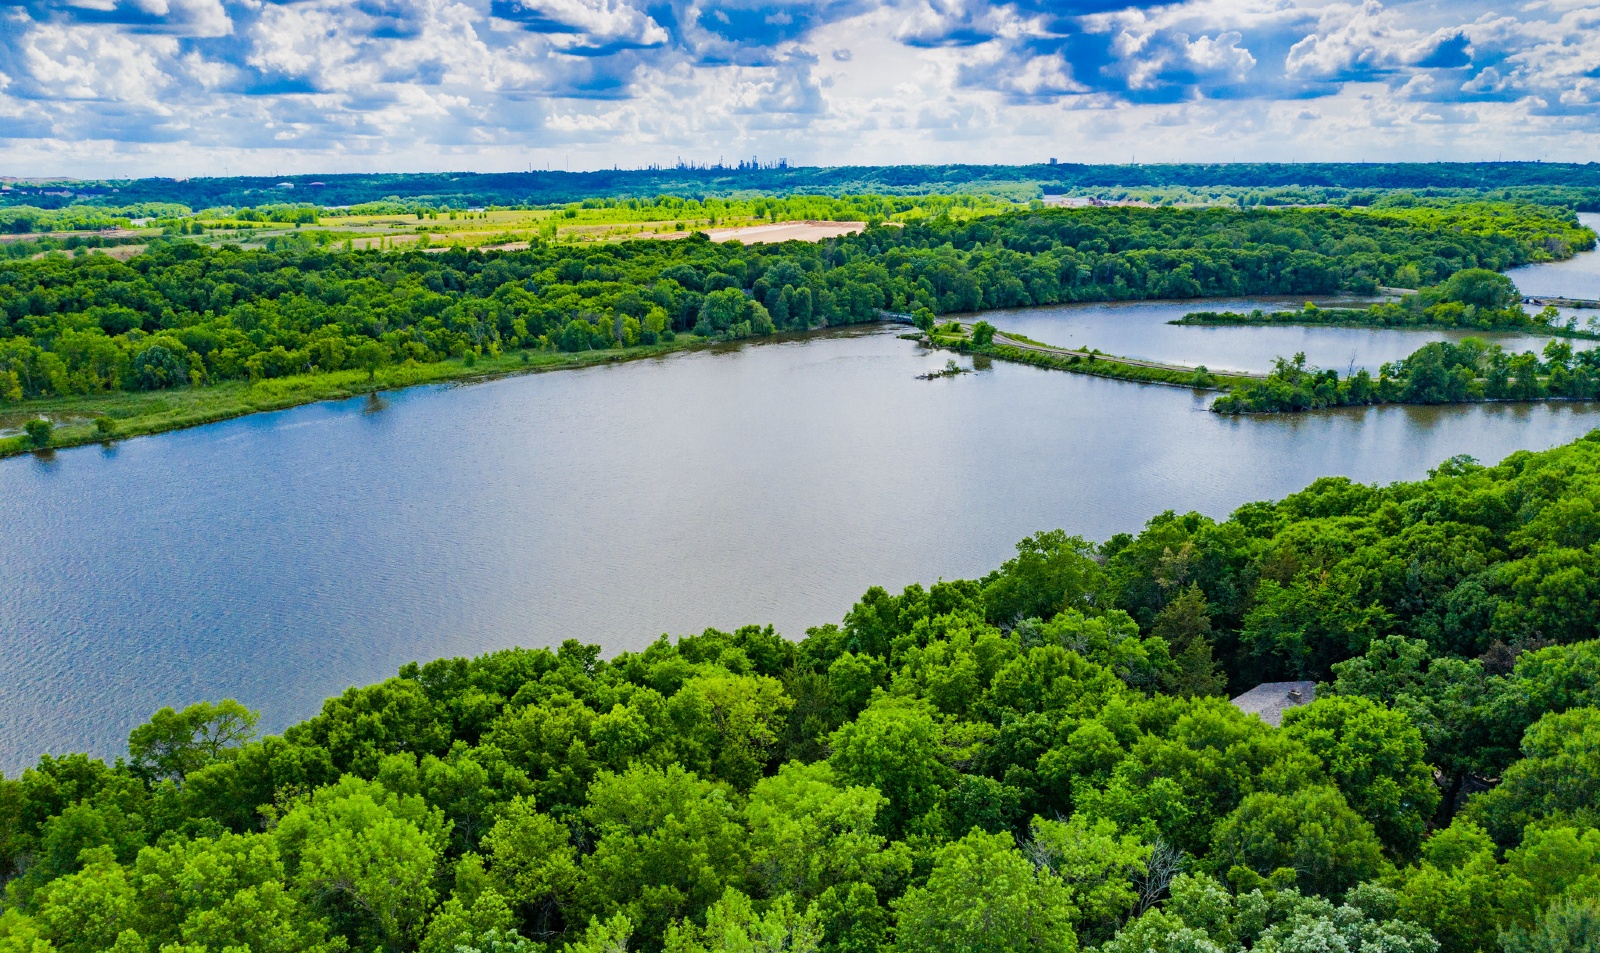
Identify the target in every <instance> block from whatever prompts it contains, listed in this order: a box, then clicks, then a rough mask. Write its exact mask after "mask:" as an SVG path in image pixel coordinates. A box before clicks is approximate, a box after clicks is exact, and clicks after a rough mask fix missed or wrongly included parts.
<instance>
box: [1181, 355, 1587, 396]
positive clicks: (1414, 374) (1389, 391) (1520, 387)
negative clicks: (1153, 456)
mask: <svg viewBox="0 0 1600 953" xmlns="http://www.w3.org/2000/svg"><path fill="white" fill-rule="evenodd" d="M1546 398H1564V399H1568V400H1594V399H1596V398H1600V350H1597V349H1590V350H1584V351H1578V352H1576V353H1574V352H1573V349H1572V345H1570V344H1567V343H1565V342H1561V341H1551V342H1550V343H1549V344H1547V345H1545V349H1544V360H1543V361H1541V360H1540V359H1539V355H1537V354H1535V353H1533V352H1532V351H1524V352H1523V353H1521V354H1513V353H1510V352H1508V351H1506V350H1505V349H1504V348H1502V347H1501V346H1500V345H1498V344H1490V343H1488V342H1486V341H1484V340H1483V339H1481V338H1467V339H1466V340H1464V341H1462V342H1460V343H1459V344H1456V343H1452V342H1449V341H1435V342H1432V343H1430V344H1426V345H1424V346H1422V347H1421V348H1419V349H1418V350H1417V351H1415V352H1413V353H1412V354H1411V355H1410V356H1409V357H1406V358H1404V359H1402V360H1399V361H1393V362H1391V363H1388V364H1384V365H1383V366H1382V367H1381V368H1379V371H1378V376H1377V377H1376V378H1374V377H1373V376H1372V374H1371V373H1369V372H1368V371H1367V370H1366V369H1365V368H1362V369H1361V370H1359V371H1356V372H1355V373H1354V374H1352V375H1350V376H1348V377H1345V378H1343V379H1341V378H1340V377H1339V372H1338V371H1334V370H1329V369H1322V368H1316V367H1307V366H1306V356H1305V355H1304V354H1296V355H1295V356H1294V358H1293V359H1292V360H1290V359H1286V358H1282V357H1280V358H1278V359H1277V360H1276V361H1274V362H1273V369H1272V371H1271V372H1270V373H1269V374H1268V375H1267V377H1266V379H1265V380H1261V381H1249V382H1245V383H1241V384H1237V385H1235V386H1234V388H1233V389H1232V390H1231V391H1229V392H1228V393H1226V394H1224V395H1222V396H1221V397H1219V398H1217V399H1216V400H1215V401H1213V402H1212V404H1211V409H1212V410H1213V411H1215V412H1217V413H1220V414H1263V413H1284V412H1291V411H1301V410H1322V409H1324V408H1328V407H1352V406H1361V405H1367V404H1462V403H1474V402H1477V401H1484V400H1541V399H1546Z"/></svg>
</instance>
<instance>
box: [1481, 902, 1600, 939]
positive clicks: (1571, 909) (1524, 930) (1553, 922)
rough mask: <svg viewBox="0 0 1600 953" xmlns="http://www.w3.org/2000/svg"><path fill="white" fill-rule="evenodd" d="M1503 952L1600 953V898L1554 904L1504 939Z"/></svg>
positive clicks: (1514, 928) (1516, 928)
mask: <svg viewBox="0 0 1600 953" xmlns="http://www.w3.org/2000/svg"><path fill="white" fill-rule="evenodd" d="M1500 949H1501V950H1502V951H1503V953H1588V951H1592V950H1600V899H1596V898H1595V897H1593V896H1590V897H1587V898H1583V897H1570V898H1567V899H1565V900H1559V901H1557V902H1555V903H1553V904H1551V905H1550V906H1549V907H1548V908H1547V909H1545V910H1544V911H1542V912H1541V913H1540V914H1539V916H1538V918H1537V919H1535V920H1534V922H1533V923H1532V925H1530V926H1528V927H1521V926H1512V927H1511V929H1509V930H1507V931H1506V932H1505V933H1504V934H1502V935H1501V937H1500Z"/></svg>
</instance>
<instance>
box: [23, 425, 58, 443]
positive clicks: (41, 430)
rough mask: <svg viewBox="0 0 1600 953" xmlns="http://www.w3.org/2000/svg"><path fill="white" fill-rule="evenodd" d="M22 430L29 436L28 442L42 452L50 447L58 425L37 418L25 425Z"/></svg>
mask: <svg viewBox="0 0 1600 953" xmlns="http://www.w3.org/2000/svg"><path fill="white" fill-rule="evenodd" d="M22 429H23V430H24V431H25V432H26V433H27V434H28V442H29V443H30V444H32V445H33V446H34V447H37V448H38V449H40V450H42V449H44V448H45V447H48V446H50V436H51V434H53V433H54V432H55V429H56V425H55V424H53V423H51V422H50V421H48V420H46V419H44V418H43V417H35V418H34V419H33V420H30V421H28V422H27V423H25V424H23V425H22Z"/></svg>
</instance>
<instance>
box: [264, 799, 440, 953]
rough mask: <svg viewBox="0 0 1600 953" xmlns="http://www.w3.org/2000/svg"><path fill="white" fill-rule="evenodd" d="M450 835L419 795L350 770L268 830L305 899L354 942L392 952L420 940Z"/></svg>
mask: <svg viewBox="0 0 1600 953" xmlns="http://www.w3.org/2000/svg"><path fill="white" fill-rule="evenodd" d="M448 836H449V832H448V830H447V828H446V822H445V820H444V816H443V815H442V814H441V813H440V812H439V811H438V810H436V809H433V808H429V807H428V806H427V804H426V803H425V802H424V801H423V800H422V798H420V797H401V796H397V795H394V794H391V793H389V792H388V791H385V790H384V789H383V787H382V786H380V785H378V784H375V783H373V782H370V781H363V780H361V779H360V778H357V777H355V776H353V775H346V776H345V777H344V778H343V779H342V780H340V781H339V783H337V784H334V785H330V786H328V787H325V788H321V789H319V790H317V791H315V792H313V793H312V794H311V796H310V797H309V798H307V799H306V800H304V801H303V802H301V803H299V804H297V805H296V806H294V807H293V808H292V809H290V810H289V811H288V812H287V813H286V814H284V816H283V818H282V819H281V820H280V821H279V822H278V826H277V828H276V829H275V830H274V831H273V837H274V839H275V840H276V841H277V843H278V848H279V851H280V852H281V854H282V856H283V858H284V867H285V870H286V872H287V874H288V880H289V883H290V884H291V885H292V886H293V888H294V889H295V891H296V893H297V894H298V896H299V897H300V898H301V899H302V900H303V901H304V902H306V903H308V904H310V905H313V906H314V907H316V908H317V909H320V910H321V911H323V912H324V913H325V914H326V915H327V917H328V918H329V920H330V921H331V922H332V923H333V924H334V925H335V927H336V929H338V931H339V932H340V933H342V934H343V935H344V936H345V937H346V938H348V939H349V940H350V941H351V942H352V943H354V944H360V945H364V946H368V947H369V948H370V947H371V946H381V947H382V948H383V949H385V950H394V951H398V950H404V949H407V948H409V947H411V946H412V945H413V944H415V943H416V942H417V941H418V940H419V939H421V933H422V928H423V925H424V923H425V920H426V917H427V915H428V913H429V911H430V910H431V909H432V908H433V904H434V900H435V898H436V896H437V893H436V891H435V888H434V883H435V878H436V877H437V875H438V868H439V862H440V858H441V856H442V854H443V851H444V847H445V842H446V840H447V839H448Z"/></svg>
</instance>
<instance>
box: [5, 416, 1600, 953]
mask: <svg viewBox="0 0 1600 953" xmlns="http://www.w3.org/2000/svg"><path fill="white" fill-rule="evenodd" d="M1597 496H1600V431H1597V432H1596V433H1594V434H1591V435H1589V436H1588V437H1585V438H1583V439H1581V440H1579V441H1577V442H1575V443H1573V444H1571V445H1568V446H1564V447H1560V448H1557V449H1554V450H1550V451H1546V452H1539V453H1534V452H1525V451H1524V452H1517V453H1514V454H1512V455H1511V456H1509V457H1507V458H1506V459H1505V460H1503V461H1501V462H1500V463H1498V464H1496V465H1493V466H1484V465H1481V464H1479V463H1477V462H1475V461H1473V460H1471V459H1468V458H1454V459H1451V460H1448V461H1445V462H1444V463H1442V464H1441V465H1440V466H1439V467H1438V468H1437V469H1435V470H1434V471H1432V472H1431V473H1430V474H1429V476H1428V478H1427V479H1424V480H1420V481H1414V482H1405V483H1395V484H1391V485H1388V486H1367V485H1362V484H1358V483H1354V482H1351V481H1350V480H1347V479H1342V478H1328V479H1322V480H1318V481H1317V482H1315V483H1313V484H1312V485H1311V486H1309V487H1307V488H1306V489H1304V490H1303V491H1301V492H1298V493H1295V494H1293V495H1291V496H1289V497H1287V498H1285V499H1283V500H1279V501H1276V502H1259V503H1250V504H1246V505H1244V506H1242V507H1240V508H1239V509H1238V510H1237V511H1235V512H1234V513H1233V514H1232V515H1231V516H1229V517H1228V518H1227V519H1223V520H1214V519H1210V518H1208V517H1205V516H1202V515H1200V514H1197V513H1187V514H1179V513H1175V512H1166V513H1161V514H1158V515H1155V516H1154V517H1152V518H1151V519H1150V520H1149V522H1148V523H1147V524H1146V525H1145V527H1144V528H1143V530H1142V531H1140V532H1138V533H1134V534H1120V535H1117V536H1114V537H1112V538H1111V539H1108V540H1105V541H1104V542H1101V543H1092V542H1090V541H1087V540H1085V539H1082V538H1080V537H1077V536H1072V535H1069V534H1068V533H1066V532H1064V531H1060V530H1057V531H1051V532H1041V533H1038V534H1036V535H1034V536H1031V537H1029V538H1028V539H1025V540H1023V541H1022V542H1021V543H1019V544H1018V546H1017V550H1016V555H1015V557H1014V558H1012V559H1010V560H1009V561H1007V562H1006V563H1005V564H1004V565H1002V566H1000V567H999V568H997V569H996V570H994V571H993V572H991V573H989V574H987V575H986V576H984V577H983V578H980V579H968V580H953V581H942V582H938V583H936V584H933V585H931V586H927V587H924V586H921V585H913V586H910V587H908V588H906V589H905V590H903V591H902V592H900V593H898V594H892V593H890V592H887V591H885V590H883V589H881V588H873V589H869V590H868V591H867V592H866V593H865V594H864V595H863V596H862V597H861V599H860V601H859V602H858V603H856V605H855V606H854V607H853V608H851V609H850V611H849V612H848V613H847V614H846V615H845V616H844V618H843V619H842V621H841V622H839V623H837V624H826V625H820V626H818V627H816V628H813V629H810V630H809V631H808V632H807V633H806V634H805V637H804V638H803V639H801V640H799V641H790V640H788V639H785V638H784V637H783V636H782V635H780V634H779V633H776V632H774V631H773V630H772V629H771V628H770V627H768V628H762V627H758V626H750V627H746V628H741V629H738V630H737V631H734V632H721V631H716V630H706V631H705V632H703V633H702V634H699V635H693V636H684V637H682V638H678V639H676V640H673V639H668V638H666V637H663V638H662V639H661V640H660V641H658V642H656V643H655V644H653V645H651V646H650V647H648V648H647V649H645V650H643V651H640V652H625V653H619V654H617V655H614V656H612V657H609V658H607V657H604V656H603V654H602V652H601V650H600V649H599V648H598V647H596V646H593V645H585V644H583V643H582V642H580V641H578V640H570V641H567V642H565V643H564V644H563V645H561V646H560V647H559V648H558V649H555V650H548V649H510V650H506V651H500V652H494V653H491V654H488V655H485V656H482V657H479V658H475V659H459V658H458V659H440V660H435V661H430V662H427V663H426V664H411V665H407V666H405V667H404V668H402V669H401V670H400V672H399V673H398V675H397V676H396V677H395V678H392V679H389V680H388V681H385V682H383V683H381V684H377V685H370V686H367V687H362V688H351V689H349V690H348V691H346V692H344V693H343V694H341V695H340V696H338V697H336V698H331V699H329V700H328V701H327V702H326V703H325V704H324V705H323V707H322V710H321V712H320V713H318V714H316V715H315V716H314V717H311V718H309V719H307V720H305V721H303V722H301V723H299V724H295V725H292V726H290V727H289V728H288V729H287V730H285V731H283V732H282V733H281V734H272V735H266V736H260V734H259V733H258V731H257V729H258V727H259V725H258V724H257V719H256V716H255V714H254V713H253V712H251V711H250V710H248V709H247V708H246V707H244V706H242V705H240V704H238V703H236V702H231V701H221V702H217V703H200V704H195V705H191V706H189V707H187V708H184V709H182V710H173V709H163V710H162V711H159V712H157V713H156V714H155V715H154V716H153V717H152V718H151V719H150V721H149V722H148V723H146V724H144V725H141V726H139V727H138V728H136V729H134V731H133V732H132V734H131V735H130V737H129V741H128V749H127V755H126V757H124V758H118V759H116V760H115V761H114V762H107V761H104V760H101V759H98V758H93V757H89V756H86V755H82V754H64V755H47V756H44V757H42V758H40V760H39V761H38V763H37V764H35V765H34V766H32V767H30V768H28V769H27V770H25V771H23V772H22V773H21V774H20V775H18V776H15V777H11V778H6V779H3V780H0V881H3V882H4V892H3V900H0V950H4V951H6V953H97V951H117V953H136V951H140V953H157V951H165V953H180V951H181V953H199V951H235V950H238V951H243V950H250V951H306V953H312V951H314V953H333V951H346V950H379V951H393V953H402V951H413V950H415V951H423V953H488V951H494V953H622V951H639V953H662V951H671V953H754V951H763V953H778V951H796V953H798V951H817V953H834V951H839V953H971V951H981V953H1037V951H1056V953H1070V951H1077V950H1098V951H1105V953H1152V951H1154V953H1234V951H1244V950H1255V951H1263V953H1291V951H1306V953H1312V951H1314V953H1343V951H1350V953H1491V951H1493V953H1580V951H1588V950H1593V949H1594V948H1595V947H1594V943H1595V941H1596V938H1597V936H1600V934H1597V932H1596V931H1597V930H1600V641H1597V640H1596V634H1597V631H1600V564H1597V560H1600V519H1597V517H1596V513H1595V506H1594V500H1595V499H1596V498H1597ZM1285 679H1296V680H1302V681H1314V682H1317V683H1319V684H1318V687H1317V690H1316V693H1315V701H1314V702H1312V703H1310V704H1301V705H1299V706H1298V707H1289V708H1288V709H1287V710H1286V711H1284V712H1283V714H1282V719H1281V725H1277V726H1274V725H1272V724H1269V723H1267V722H1266V721H1263V720H1262V719H1261V718H1260V717H1258V716H1256V715H1247V714H1245V713H1244V712H1242V711H1241V710H1240V709H1239V708H1237V707H1235V706H1234V705H1233V704H1230V702H1229V700H1228V699H1229V696H1230V695H1235V694H1238V693H1241V692H1244V691H1246V690H1248V689H1251V688H1252V687H1254V686H1256V685H1258V684H1260V683H1264V682H1266V683H1271V682H1277V681H1281V680H1285ZM1306 700H1309V699H1308V698H1302V699H1301V701H1306Z"/></svg>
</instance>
